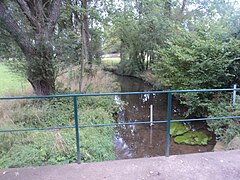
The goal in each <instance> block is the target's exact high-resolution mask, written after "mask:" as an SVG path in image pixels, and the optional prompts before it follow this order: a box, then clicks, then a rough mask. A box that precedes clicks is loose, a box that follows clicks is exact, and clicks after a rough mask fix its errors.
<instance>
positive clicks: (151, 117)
mask: <svg viewBox="0 0 240 180" xmlns="http://www.w3.org/2000/svg"><path fill="white" fill-rule="evenodd" d="M150 126H153V105H152V104H151V105H150Z"/></svg>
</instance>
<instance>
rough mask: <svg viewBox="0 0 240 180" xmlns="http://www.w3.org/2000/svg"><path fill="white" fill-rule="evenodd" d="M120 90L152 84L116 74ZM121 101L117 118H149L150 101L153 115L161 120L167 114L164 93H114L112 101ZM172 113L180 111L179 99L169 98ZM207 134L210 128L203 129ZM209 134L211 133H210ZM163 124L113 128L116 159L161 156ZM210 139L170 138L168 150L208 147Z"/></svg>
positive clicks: (181, 151)
mask: <svg viewBox="0 0 240 180" xmlns="http://www.w3.org/2000/svg"><path fill="white" fill-rule="evenodd" d="M117 81H118V82H119V84H120V86H121V91H122V92H140V91H150V90H152V86H150V85H149V84H147V83H144V82H143V81H142V80H139V79H136V78H130V77H121V76H118V77H117ZM121 101H124V102H125V103H124V108H123V109H119V112H118V119H117V121H118V122H140V121H149V120H150V116H149V114H150V105H153V107H154V112H153V119H154V120H163V119H166V118H167V95H166V94H151V95H150V94H147V93H146V94H142V95H121V96H115V102H116V103H118V104H120V102H121ZM172 104H173V105H172V106H173V107H172V109H173V112H172V117H173V118H177V117H180V116H181V114H183V112H182V110H181V108H179V107H180V106H179V103H178V101H176V100H175V99H173V103H172ZM201 126H203V122H198V123H195V124H194V128H196V129H197V128H198V127H201ZM204 131H206V132H207V133H208V134H211V132H208V131H207V127H206V126H205V130H204ZM211 135H212V134H211ZM165 139H166V124H165V123H161V124H155V125H153V126H150V125H149V124H147V125H125V126H121V127H118V128H117V134H116V136H115V138H114V142H115V150H116V155H117V158H118V159H127V158H140V157H152V156H161V155H164V154H165ZM213 145H214V140H213V141H212V142H210V144H209V145H207V146H191V145H179V144H176V143H174V142H173V139H172V138H171V142H170V154H185V153H195V152H206V151H211V150H212V148H213Z"/></svg>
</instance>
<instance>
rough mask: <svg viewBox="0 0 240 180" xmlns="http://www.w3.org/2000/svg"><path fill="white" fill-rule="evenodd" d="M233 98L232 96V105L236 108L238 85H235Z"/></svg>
mask: <svg viewBox="0 0 240 180" xmlns="http://www.w3.org/2000/svg"><path fill="white" fill-rule="evenodd" d="M233 89H234V90H233V96H232V105H233V106H235V105H236V95H237V91H236V90H235V89H237V85H236V84H234V86H233Z"/></svg>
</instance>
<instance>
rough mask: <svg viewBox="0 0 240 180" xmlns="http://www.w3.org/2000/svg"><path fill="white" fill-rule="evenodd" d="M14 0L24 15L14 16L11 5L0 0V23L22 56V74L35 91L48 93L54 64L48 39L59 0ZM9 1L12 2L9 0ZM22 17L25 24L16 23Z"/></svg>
mask: <svg viewBox="0 0 240 180" xmlns="http://www.w3.org/2000/svg"><path fill="white" fill-rule="evenodd" d="M16 2H17V3H18V5H19V7H18V8H19V11H22V12H23V14H24V16H23V17H16V16H14V13H13V11H12V9H11V8H9V9H8V4H7V1H2V0H0V23H2V24H3V25H4V28H5V29H6V30H7V31H8V32H9V33H10V34H11V36H12V38H13V39H14V40H15V42H16V43H17V44H18V46H19V47H20V48H21V50H22V52H23V54H24V55H25V57H26V60H27V64H26V75H27V78H28V81H29V82H30V83H31V85H32V87H33V90H34V92H35V93H36V94H37V95H49V94H52V93H54V91H55V68H54V63H53V46H52V43H51V42H52V37H53V35H54V28H55V25H56V23H57V19H58V17H59V15H60V7H61V2H62V0H52V1H47V0H44V1H40V0H39V1H28V0H17V1H16ZM12 5H16V4H14V2H13V4H12ZM24 17H25V20H26V21H28V22H29V24H30V25H29V26H26V27H25V26H22V25H21V26H20V25H19V22H21V21H24V20H23V18H24ZM23 24H24V23H23ZM29 32H31V33H29Z"/></svg>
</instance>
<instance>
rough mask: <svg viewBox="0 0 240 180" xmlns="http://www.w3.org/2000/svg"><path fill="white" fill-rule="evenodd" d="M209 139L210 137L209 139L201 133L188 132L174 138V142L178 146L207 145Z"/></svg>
mask: <svg viewBox="0 0 240 180" xmlns="http://www.w3.org/2000/svg"><path fill="white" fill-rule="evenodd" d="M211 139H212V137H209V136H208V135H206V134H205V133H204V132H202V131H190V132H187V133H185V134H183V135H180V136H177V137H175V138H174V142H176V143H178V144H189V145H207V143H208V141H209V140H211Z"/></svg>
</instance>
